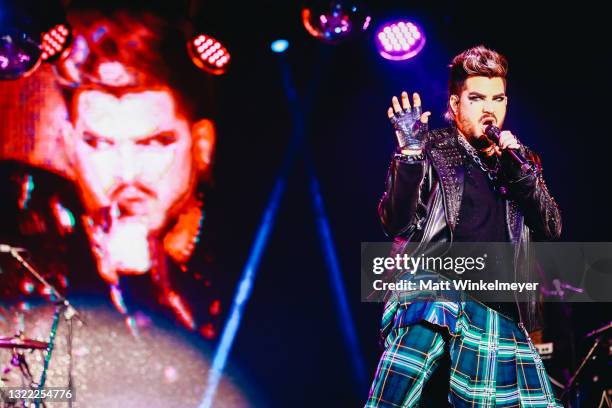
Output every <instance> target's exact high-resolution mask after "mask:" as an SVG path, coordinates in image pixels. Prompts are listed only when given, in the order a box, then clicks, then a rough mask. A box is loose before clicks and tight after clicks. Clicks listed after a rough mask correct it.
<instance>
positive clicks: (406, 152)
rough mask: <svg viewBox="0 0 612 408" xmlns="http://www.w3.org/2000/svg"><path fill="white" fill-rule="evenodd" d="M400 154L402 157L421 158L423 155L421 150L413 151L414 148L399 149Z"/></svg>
mask: <svg viewBox="0 0 612 408" xmlns="http://www.w3.org/2000/svg"><path fill="white" fill-rule="evenodd" d="M399 152H400V154H403V155H404V156H421V155H423V149H415V148H408V147H406V148H402V149H399Z"/></svg>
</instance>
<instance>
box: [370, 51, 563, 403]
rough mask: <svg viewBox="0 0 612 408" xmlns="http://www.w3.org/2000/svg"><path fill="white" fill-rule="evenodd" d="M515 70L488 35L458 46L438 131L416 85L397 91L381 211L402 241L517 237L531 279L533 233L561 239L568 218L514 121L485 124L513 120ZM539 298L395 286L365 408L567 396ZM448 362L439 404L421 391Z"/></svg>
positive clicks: (397, 243)
mask: <svg viewBox="0 0 612 408" xmlns="http://www.w3.org/2000/svg"><path fill="white" fill-rule="evenodd" d="M507 70H508V65H507V61H506V59H505V58H504V56H502V55H500V54H499V53H497V52H495V51H493V50H490V49H487V48H485V47H484V46H478V47H474V48H471V49H468V50H466V51H464V52H462V53H461V54H459V55H458V56H456V57H455V58H454V59H453V61H452V63H451V65H450V80H449V98H448V111H447V114H446V116H447V119H449V120H450V121H451V122H452V126H451V127H450V128H447V129H436V130H432V131H429V130H428V126H427V122H428V118H429V115H430V112H425V113H423V112H422V108H421V99H420V96H419V95H418V94H417V93H415V94H414V95H413V98H412V105H411V104H410V100H409V97H408V94H407V93H406V92H403V93H402V95H401V103H400V101H399V100H398V98H396V97H393V99H392V107H390V108H389V110H388V116H389V119H390V121H391V123H392V124H393V127H394V130H395V133H396V136H397V140H398V145H399V146H398V153H397V154H395V156H394V158H393V161H392V163H391V166H390V169H389V174H388V178H387V186H386V191H385V193H384V195H383V197H382V199H381V202H380V205H379V214H380V217H381V220H382V224H383V226H384V228H385V231H386V232H387V234H388V235H390V236H392V237H393V238H394V248H396V249H397V248H400V251H401V248H405V247H406V244H407V243H408V242H421V243H424V244H428V243H436V242H451V243H452V242H511V243H513V245H514V248H515V256H514V259H515V260H516V261H515V264H514V268H515V269H516V271H517V273H518V274H519V275H518V276H521V277H522V278H523V279H525V280H527V277H525V276H524V275H520V274H525V273H527V271H528V268H526V263H527V257H526V254H525V253H524V251H523V250H522V249H523V246H524V244H526V243H527V242H529V240H531V239H533V238H540V239H557V238H558V237H559V235H560V233H561V217H560V213H559V209H558V207H557V204H556V203H555V201H554V199H553V198H552V197H551V195H550V194H549V192H548V189H547V188H546V184H545V183H544V179H543V177H542V167H541V165H540V161H539V159H538V156H537V155H536V154H535V153H534V152H532V151H531V150H529V149H528V148H526V147H525V146H523V145H522V144H521V143H520V142H519V141H518V140H517V138H516V137H515V135H513V134H512V132H510V131H508V130H503V131H501V133H500V138H499V143H498V144H494V143H492V142H491V141H490V140H489V138H488V137H487V136H486V135H485V129H487V127H488V126H490V125H494V126H496V127H497V128H502V127H503V123H504V119H505V116H506V107H507V102H508V98H507V96H506V74H507ZM509 151H515V152H518V153H519V154H520V155H522V157H524V158H526V159H527V163H528V166H521V165H520V164H519V163H517V162H516V161H515V160H514V159H513V158H512V157H511V156H510V154H509ZM508 305H510V306H511V307H508ZM534 307H535V301H534V299H530V301H528V302H525V303H524V304H523V303H521V304H520V306H519V304H518V303H517V304H506V307H505V308H503V309H502V310H499V309H496V310H494V309H493V308H492V307H488V306H485V305H484V304H483V303H480V302H472V301H465V302H441V301H436V300H422V301H406V300H404V299H403V298H402V297H401V295H398V293H395V292H394V293H391V294H390V296H389V297H388V299H387V301H386V303H385V309H384V314H383V319H382V331H381V334H382V336H383V339H384V345H385V350H384V352H383V355H382V357H381V359H380V361H379V364H378V368H377V371H376V375H375V378H374V382H373V384H372V387H371V390H370V394H369V398H368V401H367V403H366V407H369V408H371V407H413V406H416V405H417V404H419V401H421V404H424V405H422V406H436V407H437V406H442V405H443V406H446V404H447V402H446V401H448V403H450V404H451V405H452V406H455V407H519V406H520V407H557V406H559V405H558V403H557V402H555V399H554V396H553V391H552V389H551V385H550V382H549V380H548V377H547V374H546V371H545V369H544V366H543V364H542V361H541V359H540V357H539V356H538V354H537V352H536V350H535V347H534V346H533V343H532V342H531V340H530V338H529V335H528V332H529V331H530V330H532V329H534V328H535V327H536V324H537V323H536V322H535V311H534ZM449 365H450V367H449ZM438 368H440V369H439V370H437V369H438ZM449 368H450V370H449ZM441 371H443V373H442V375H445V376H446V383H445V389H444V392H440V390H436V393H435V394H437V395H438V397H439V398H440V400H437V401H438V402H435V403H434V402H431V401H429V400H426V399H425V395H424V394H423V395H422V391H423V389H424V386H425V384H426V383H427V382H428V381H429V380H431V378H432V374H434V373H435V376H439V375H440V372H441ZM448 384H450V385H448ZM434 398H435V397H434ZM439 401H442V402H439Z"/></svg>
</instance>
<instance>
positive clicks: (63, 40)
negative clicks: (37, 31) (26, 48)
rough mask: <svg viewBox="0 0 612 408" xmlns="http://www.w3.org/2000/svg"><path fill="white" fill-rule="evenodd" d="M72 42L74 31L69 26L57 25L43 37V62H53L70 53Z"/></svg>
mask: <svg viewBox="0 0 612 408" xmlns="http://www.w3.org/2000/svg"><path fill="white" fill-rule="evenodd" d="M71 42H72V30H71V29H70V27H69V26H68V24H57V25H56V26H54V27H52V28H51V29H50V30H49V31H47V32H46V33H43V35H42V44H41V48H42V55H41V58H42V60H43V61H49V62H52V61H54V60H56V59H58V58H59V57H60V56H62V55H63V54H65V53H67V52H68V51H69V47H70V45H71Z"/></svg>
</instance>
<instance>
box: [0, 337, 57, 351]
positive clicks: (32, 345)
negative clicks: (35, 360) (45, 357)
mask: <svg viewBox="0 0 612 408" xmlns="http://www.w3.org/2000/svg"><path fill="white" fill-rule="evenodd" d="M48 345H49V343H46V342H44V341H38V340H32V339H25V338H19V337H0V349H3V348H21V349H36V350H44V349H46V348H47V346H48Z"/></svg>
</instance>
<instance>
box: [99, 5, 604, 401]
mask: <svg viewBox="0 0 612 408" xmlns="http://www.w3.org/2000/svg"><path fill="white" fill-rule="evenodd" d="M104 3H105V4H108V2H104ZM349 3H350V2H347V4H349ZM534 3H535V2H531V3H525V4H520V3H516V2H512V3H510V2H470V3H469V4H468V3H467V2H465V3H462V2H456V1H427V2H416V1H415V2H408V1H386V2H383V1H376V2H374V1H371V2H370V4H368V5H367V6H368V7H369V10H370V12H371V15H372V18H373V20H372V24H371V27H370V29H369V30H368V31H367V32H366V33H365V35H362V36H359V37H356V38H353V39H352V40H351V41H349V42H346V43H344V44H340V45H336V46H331V45H327V44H322V43H320V42H319V41H318V40H316V39H314V38H313V37H310V36H309V35H308V34H307V32H306V31H305V29H304V27H303V26H302V23H301V18H300V10H301V5H300V3H299V2H292V1H285V2H282V1H276V2H274V1H259V2H244V3H241V2H212V1H201V2H193V3H192V4H191V6H189V5H188V4H187V3H186V2H180V1H179V2H170V1H161V0H157V1H154V2H147V3H146V4H147V7H148V8H150V9H152V10H154V11H162V12H163V13H166V14H167V15H174V16H176V15H180V14H181V13H183V12H186V10H187V9H188V8H190V7H191V9H192V11H194V15H195V16H196V18H195V20H194V21H195V22H196V25H199V26H200V27H201V29H202V31H203V32H205V33H208V34H211V35H212V36H214V37H216V38H217V39H219V40H221V41H222V42H223V43H224V44H225V45H226V46H227V48H228V49H229V51H230V53H231V55H232V63H231V67H230V70H229V71H228V72H227V74H225V75H224V76H221V77H215V78H213V79H211V85H212V92H211V91H210V90H206V92H210V95H211V105H210V106H209V107H206V110H207V111H208V112H209V114H210V116H211V117H212V118H213V119H214V120H215V121H216V124H217V126H218V129H217V130H218V146H217V149H218V150H217V153H216V157H215V167H214V171H213V188H212V189H211V192H210V193H209V195H208V198H207V201H206V204H205V209H206V212H207V220H208V225H207V230H206V232H205V233H206V234H208V236H207V239H206V241H207V242H209V243H210V245H211V251H210V252H211V253H212V254H213V256H214V258H215V259H216V263H217V265H218V266H219V268H220V269H221V271H222V273H225V272H226V273H227V275H228V277H229V279H228V280H227V281H226V284H227V288H226V289H227V290H233V285H235V282H236V279H237V277H238V276H239V275H240V273H241V271H242V268H243V267H244V264H245V262H246V260H247V258H248V256H249V252H250V250H251V246H252V243H253V239H254V237H255V235H256V233H257V230H258V227H259V225H260V222H261V220H262V216H263V212H264V210H265V208H266V205H267V203H268V200H269V197H270V194H271V192H272V189H273V186H274V183H275V181H276V179H277V176H278V175H279V172H281V169H282V168H283V160H284V157H285V153H286V150H287V148H288V146H289V141H290V140H291V136H292V133H293V132H294V124H295V122H294V121H293V120H292V115H291V105H290V104H289V101H288V98H287V93H286V89H287V88H286V87H285V86H284V85H283V80H282V75H283V74H284V75H287V74H290V76H291V78H292V81H291V82H290V84H292V85H291V88H292V90H293V91H294V92H295V95H297V97H298V100H299V107H300V110H299V114H300V118H301V119H302V122H301V124H300V125H299V127H298V130H300V131H302V132H303V136H304V139H303V140H302V141H303V142H304V143H302V144H300V145H298V150H297V155H296V156H295V161H293V165H292V166H289V170H290V172H289V173H288V183H287V188H286V190H285V193H284V196H283V198H282V201H281V203H280V207H279V211H278V213H277V214H276V218H275V223H274V226H273V229H272V232H271V235H270V240H269V242H268V244H267V247H266V248H265V252H264V254H263V257H262V261H261V264H260V265H259V268H258V275H257V278H256V281H255V285H254V288H253V293H252V297H251V298H250V300H249V303H248V305H247V307H246V310H245V314H244V316H243V321H242V324H241V326H240V329H239V331H238V335H237V337H236V341H235V343H234V346H233V350H232V354H231V357H230V363H231V364H232V366H234V367H236V368H237V369H238V370H239V371H242V372H243V373H244V377H245V382H246V383H247V384H248V385H249V387H250V388H251V390H252V392H253V393H254V394H256V395H258V396H261V397H262V399H263V401H265V404H266V406H270V407H306V406H325V407H327V406H330V407H331V406H335V407H354V406H360V405H362V404H363V402H364V401H365V397H366V395H367V389H366V388H364V387H360V386H359V385H358V384H357V382H356V380H355V375H354V370H353V365H352V363H351V361H352V359H354V358H357V357H356V356H353V355H350V353H349V351H348V348H347V346H346V344H345V340H344V336H343V333H342V328H341V327H342V326H341V322H340V321H339V319H340V317H339V314H338V313H337V308H336V303H335V300H334V296H333V289H332V286H331V285H332V284H331V281H330V273H329V268H328V267H327V264H326V262H325V259H324V250H323V248H322V245H321V240H320V236H319V232H318V230H317V226H316V219H315V213H314V210H313V199H312V196H311V193H310V190H309V184H308V183H309V173H308V171H307V164H308V163H312V165H313V167H314V171H315V173H316V175H317V177H318V180H319V182H320V185H321V191H322V198H323V203H324V206H325V210H326V215H327V218H328V221H329V225H330V228H331V233H332V239H333V243H334V245H335V249H336V251H337V255H338V260H339V265H340V268H341V271H342V274H343V279H344V283H345V285H346V293H347V298H348V301H349V306H350V308H351V312H352V316H353V319H354V325H355V328H356V334H357V338H358V340H359V343H360V347H361V354H362V356H361V357H362V358H363V359H364V361H365V364H366V368H367V370H368V373H367V374H368V376H369V378H368V381H370V380H371V378H372V376H373V373H374V370H375V367H376V363H377V360H378V358H379V356H380V352H381V350H380V348H379V345H378V329H379V322H380V317H381V312H382V306H381V305H378V304H367V303H362V302H361V301H360V288H359V285H360V281H359V279H360V277H359V269H360V265H359V261H360V259H359V256H360V252H359V248H360V242H365V241H386V240H387V238H386V237H385V235H384V234H383V232H382V229H381V227H380V224H379V221H378V216H377V212H376V207H377V204H378V200H379V198H380V195H381V194H382V191H383V187H384V179H385V174H386V170H387V166H388V164H389V160H390V157H391V154H392V152H393V149H394V146H395V141H394V136H393V132H392V131H391V127H390V125H389V123H388V120H387V118H386V109H387V107H388V105H389V102H390V99H391V97H392V96H393V95H399V93H400V92H401V91H402V90H408V91H409V92H413V91H418V92H419V93H420V94H421V97H422V99H423V104H424V108H425V110H431V111H432V112H433V115H432V118H431V120H430V125H431V126H432V127H440V126H445V123H444V121H443V119H442V114H443V113H444V110H445V108H446V100H447V94H446V81H447V65H448V63H449V62H450V60H451V59H452V57H453V56H454V55H456V54H457V53H459V52H461V51H462V50H464V49H466V48H468V47H471V46H474V45H477V44H484V45H486V46H489V47H491V48H494V49H496V50H497V51H499V52H501V53H503V54H505V55H506V56H507V58H508V60H509V63H510V71H509V77H508V90H507V92H508V95H509V109H508V115H507V119H506V123H505V127H506V128H507V129H509V130H511V131H512V132H513V133H514V134H516V135H518V136H519V138H520V139H521V141H522V142H523V143H525V144H527V145H529V146H530V147H532V148H533V149H534V150H536V151H537V152H539V154H540V155H541V157H542V161H543V166H544V170H545V173H544V175H545V177H546V180H547V183H548V186H549V189H550V191H551V192H552V194H553V195H554V196H555V197H556V199H557V200H558V202H559V205H560V207H561V209H562V215H563V222H564V229H563V236H562V240H564V241H570V242H571V241H610V240H611V232H610V231H611V227H612V222H611V217H610V216H609V208H610V204H609V201H608V188H609V178H610V175H611V172H610V169H609V165H610V163H611V162H612V161H611V160H610V158H609V147H610V140H609V136H610V131H609V127H608V125H607V121H608V120H609V115H610V113H609V112H610V108H609V106H608V102H609V100H610V90H611V87H610V65H611V64H610V54H609V44H608V43H607V41H604V40H607V38H604V34H603V32H605V29H606V27H607V25H606V22H605V21H604V17H605V13H603V11H602V10H598V9H596V8H595V7H594V6H593V5H590V4H587V3H585V2H580V4H576V5H573V6H563V5H561V3H560V2H558V3H553V4H552V5H550V6H549V7H542V6H540V8H539V9H536V8H535V5H534ZM94 4H95V3H94ZM399 18H408V19H414V20H415V21H417V22H418V23H420V24H421V26H422V27H423V29H424V31H425V35H426V37H427V44H426V46H425V48H424V49H423V51H422V52H421V53H420V54H419V55H418V56H417V57H416V58H413V59H411V60H409V61H405V62H392V61H387V60H384V59H382V58H381V57H380V56H379V55H378V53H377V52H376V50H375V46H374V42H373V35H374V32H375V30H376V29H377V27H378V26H379V25H380V24H381V23H383V22H384V21H386V20H394V19H399ZM277 38H286V39H288V40H289V41H290V48H289V50H288V51H287V52H286V53H285V54H283V55H277V54H273V53H272V52H271V51H270V47H269V46H270V42H271V41H272V40H274V39H277ZM213 101H214V103H213ZM308 158H311V159H312V160H309V159H308ZM606 306H607V304H606V305H594V306H591V305H577V306H575V307H574V311H573V317H571V318H570V319H569V320H567V319H565V318H563V319H561V318H560V317H559V315H555V312H554V311H553V312H551V313H550V315H551V318H550V325H551V326H552V325H553V322H554V323H555V324H557V325H558V322H559V321H560V320H563V321H564V322H565V326H566V328H567V329H566V333H567V332H573V333H574V334H575V335H576V337H577V338H578V339H580V338H581V337H582V336H583V335H584V333H586V332H587V331H590V330H592V329H594V328H595V327H598V326H600V325H602V324H603V322H604V321H605V320H606V318H608V320H609V315H607V316H605V315H604V311H603V310H604V309H605V308H606ZM581 344H582V343H580V344H579V345H578V346H577V347H578V350H577V351H576V353H575V355H572V356H569V357H568V356H566V357H568V361H566V362H565V363H566V364H569V365H571V364H572V363H574V364H575V360H576V359H578V358H580V357H581V351H580V348H581V347H582V346H581ZM572 360H574V361H572ZM570 370H571V367H570ZM570 372H571V371H570ZM202 380H203V379H202Z"/></svg>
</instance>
